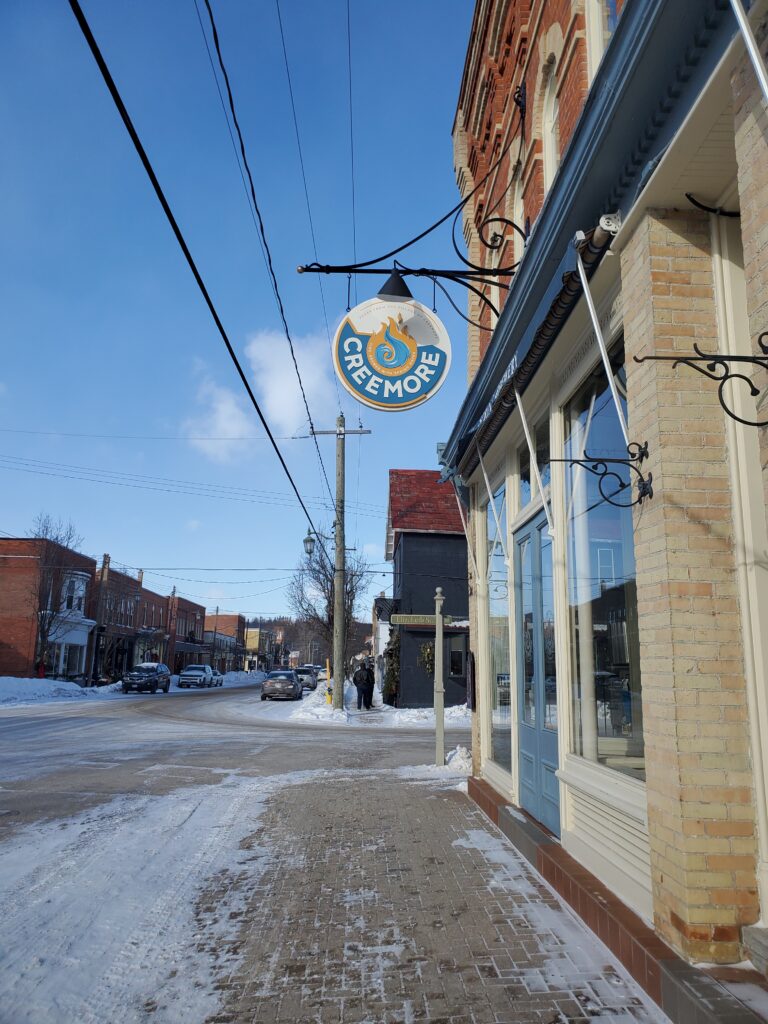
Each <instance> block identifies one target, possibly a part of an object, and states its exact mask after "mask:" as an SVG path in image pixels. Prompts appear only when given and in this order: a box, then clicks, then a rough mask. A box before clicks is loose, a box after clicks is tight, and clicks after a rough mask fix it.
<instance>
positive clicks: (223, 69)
mask: <svg viewBox="0 0 768 1024" xmlns="http://www.w3.org/2000/svg"><path fill="white" fill-rule="evenodd" d="M203 2H204V3H205V8H206V10H207V11H208V19H209V21H210V23H211V33H212V35H213V45H214V48H215V50H216V56H217V57H218V60H219V67H220V68H221V73H222V75H223V76H224V85H225V86H226V89H227V98H228V100H229V110H230V113H231V114H232V121H233V124H234V126H235V131H236V133H237V137H238V139H239V141H240V155H241V156H242V160H243V166H244V168H245V173H246V175H247V177H248V183H249V185H250V190H251V199H252V200H253V207H254V210H255V211H256V219H257V220H258V226H259V234H260V235H261V241H262V245H263V247H264V251H265V253H266V256H267V267H268V270H269V274H270V277H271V279H272V287H273V289H274V293H275V298H276V300H277V307H278V311H279V313H280V319H281V320H282V323H283V331H284V332H285V337H286V341H287V342H288V348H289V349H290V352H291V359H292V360H293V367H294V369H295V371H296V379H297V380H298V382H299V389H300V391H301V397H302V399H303V401H304V408H305V409H306V412H307V418H308V419H309V427H310V433H311V434H312V437H313V439H314V442H315V449H316V451H317V458H318V461H319V463H320V469H321V472H322V476H323V477H324V479H325V486H326V487H327V488H328V494H329V495H330V497H331V501H333V492H332V490H331V484H330V481H329V480H328V474H327V473H326V470H325V463H324V462H323V456H322V454H321V452H320V445H319V444H318V443H317V438H316V437H315V436H314V429H315V425H314V423H313V422H312V413H311V412H310V411H309V403H308V401H307V395H306V392H305V391H304V381H303V380H302V379H301V373H300V372H299V364H298V362H297V361H296V352H295V351H294V348H293V339H292V338H291V332H290V330H289V329H288V321H287V319H286V315H285V308H284V306H283V300H282V298H281V297H280V289H279V287H278V284H277V275H276V274H275V268H274V265H273V263H272V253H271V252H270V249H269V243H268V242H267V235H266V231H265V229H264V221H263V219H262V216H261V211H260V209H259V204H258V202H257V200H256V188H255V186H254V184H253V175H252V174H251V168H250V165H249V163H248V156H247V154H246V151H245V141H244V140H243V133H242V132H241V131H240V122H239V121H238V119H237V111H236V110H235V99H234V96H233V95H232V87H231V86H230V83H229V74H228V73H227V67H226V64H225V63H224V57H223V55H222V52H221V45H220V43H219V33H218V31H217V29H216V20H215V18H214V16H213V8H212V7H211V4H210V0H203Z"/></svg>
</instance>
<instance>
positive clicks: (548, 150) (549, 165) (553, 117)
mask: <svg viewBox="0 0 768 1024" xmlns="http://www.w3.org/2000/svg"><path fill="white" fill-rule="evenodd" d="M548 63H549V72H548V75H547V79H546V81H545V83H544V97H543V102H542V105H541V140H542V157H543V162H544V190H545V191H548V190H549V188H550V186H551V185H552V182H553V181H554V180H555V175H556V174H557V168H558V167H559V165H560V152H559V145H558V144H557V142H556V135H557V129H558V120H559V117H560V112H559V103H558V96H557V74H556V68H557V65H556V63H555V61H554V59H552V60H550V61H549V62H548Z"/></svg>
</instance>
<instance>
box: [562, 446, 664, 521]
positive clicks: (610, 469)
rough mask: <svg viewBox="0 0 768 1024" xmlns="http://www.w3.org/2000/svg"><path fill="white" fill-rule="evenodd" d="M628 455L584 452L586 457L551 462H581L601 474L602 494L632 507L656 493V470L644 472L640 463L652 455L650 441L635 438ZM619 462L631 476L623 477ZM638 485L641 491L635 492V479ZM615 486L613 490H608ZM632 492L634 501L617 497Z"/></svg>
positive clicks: (616, 504)
mask: <svg viewBox="0 0 768 1024" xmlns="http://www.w3.org/2000/svg"><path fill="white" fill-rule="evenodd" d="M627 453H628V458H626V459H607V458H606V459H602V458H592V457H591V456H590V455H589V454H588V453H587V452H584V458H582V459H550V462H566V463H568V465H570V466H581V468H582V469H585V470H586V471H587V472H588V473H591V474H592V476H594V477H596V478H597V486H598V489H599V491H600V497H601V498H603V500H604V501H607V502H608V504H609V505H613V506H614V507H615V508H631V507H632V506H633V505H642V503H643V500H644V499H645V498H652V497H653V474H652V473H647V474H644V473H643V471H642V470H641V469H640V466H641V465H642V463H643V462H644V460H645V459H647V458H648V442H647V441H645V442H644V443H643V444H638V443H637V442H636V441H631V442H630V443H629V444H628V445H627ZM619 466H623V467H624V468H625V469H627V470H629V480H626V479H624V478H623V477H622V475H621V473H620V472H619ZM633 481H634V483H635V484H636V485H637V493H636V494H635V495H634V496H633V495H632V483H633ZM609 486H612V488H613V489H612V490H610V491H609V490H608V488H609ZM627 491H629V492H630V493H629V494H628V495H627V497H628V498H629V497H631V500H630V501H615V500H614V499H615V498H616V497H617V496H618V495H620V494H626V492H627Z"/></svg>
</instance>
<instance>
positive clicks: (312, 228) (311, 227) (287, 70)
mask: <svg viewBox="0 0 768 1024" xmlns="http://www.w3.org/2000/svg"><path fill="white" fill-rule="evenodd" d="M195 2H197V0H195ZM275 7H276V9H277V24H278V26H279V28H280V42H281V43H282V47H283V60H284V62H285V77H286V78H287V80H288V95H289V97H290V100H291V113H292V115H293V129H294V132H295V133H296V148H297V149H298V152H299V167H300V168H301V180H302V182H303V183H304V199H305V201H306V204H307V218H308V220H309V234H310V237H311V238H312V251H313V252H314V255H315V259H317V258H318V256H317V239H316V237H315V224H314V220H313V219H312V206H311V204H310V201H309V188H308V186H307V174H306V170H305V168H304V153H303V151H302V148H301V136H300V134H299V119H298V117H297V114H296V102H295V100H294V96H293V82H292V80H291V68H290V64H289V61H288V47H287V46H286V43H285V33H284V31H283V18H282V15H281V13H280V0H275ZM317 283H318V285H319V287H320V304H321V305H322V307H323V320H324V321H325V333H326V336H327V338H328V344H329V345H330V344H331V328H330V325H329V323H328V310H327V308H326V305H325V289H324V288H323V279H322V278H321V277H320V275H319V274H318V276H317ZM333 383H334V384H335V385H336V398H337V401H338V406H339V411H341V391H340V389H339V381H338V379H337V377H336V374H334V375H333Z"/></svg>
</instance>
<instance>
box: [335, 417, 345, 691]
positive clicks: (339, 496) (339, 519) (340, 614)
mask: <svg viewBox="0 0 768 1024" xmlns="http://www.w3.org/2000/svg"><path fill="white" fill-rule="evenodd" d="M345 448H346V434H345V431H344V413H343V412H340V413H339V415H338V417H337V419H336V531H335V533H336V559H335V563H334V571H333V706H334V708H339V709H343V708H344V681H345V679H346V666H345V665H344V647H345V646H346V644H345V641H346V636H345V630H344V590H345V586H344V583H345V579H344V577H345V575H346V573H345V569H346V564H345V559H344V555H345V551H344V452H345Z"/></svg>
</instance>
